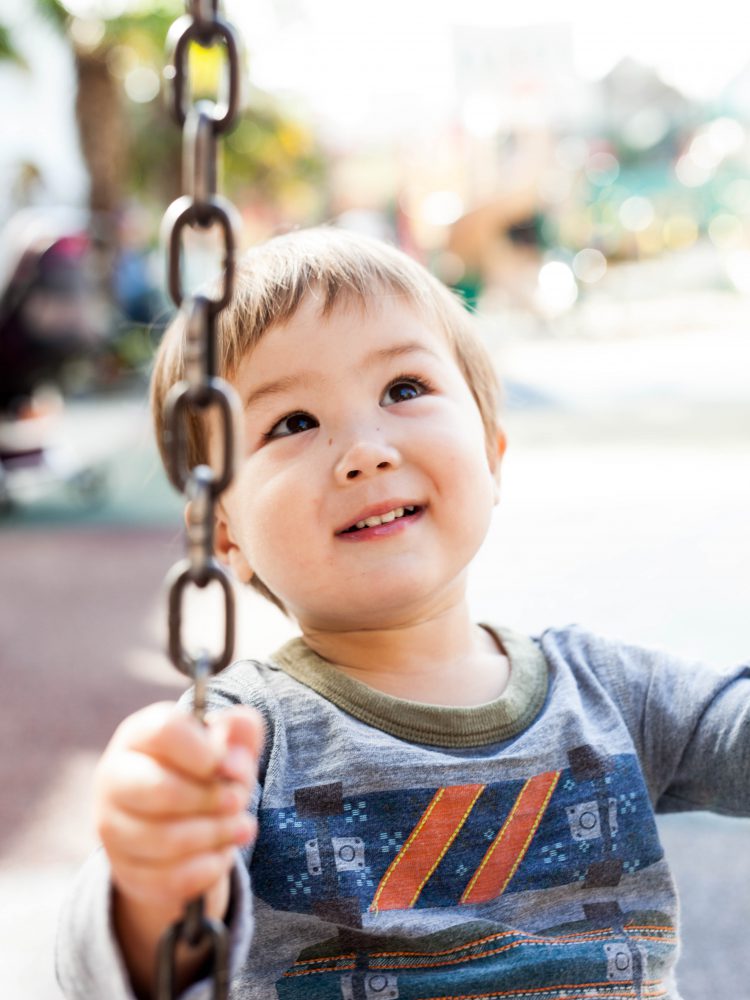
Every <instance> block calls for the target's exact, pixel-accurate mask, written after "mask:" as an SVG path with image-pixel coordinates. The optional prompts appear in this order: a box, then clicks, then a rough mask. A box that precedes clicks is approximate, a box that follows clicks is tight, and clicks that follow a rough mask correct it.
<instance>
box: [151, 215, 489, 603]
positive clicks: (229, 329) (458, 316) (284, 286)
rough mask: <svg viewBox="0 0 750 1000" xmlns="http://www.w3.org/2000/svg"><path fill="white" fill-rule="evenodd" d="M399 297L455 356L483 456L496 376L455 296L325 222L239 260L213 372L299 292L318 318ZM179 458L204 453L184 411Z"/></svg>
mask: <svg viewBox="0 0 750 1000" xmlns="http://www.w3.org/2000/svg"><path fill="white" fill-rule="evenodd" d="M384 292H385V293H391V294H395V295H398V296H401V297H402V298H403V299H404V301H405V302H407V303H409V304H410V305H412V306H413V307H414V308H415V309H416V310H417V311H418V312H419V313H420V314H422V315H424V316H427V317H429V318H430V319H431V320H433V321H435V322H436V323H437V325H438V326H439V327H440V328H441V329H442V330H443V332H444V334H445V336H446V338H447V340H448V343H449V344H450V346H451V348H452V350H453V352H454V354H455V357H456V363H457V364H458V367H459V369H460V371H461V373H462V374H463V376H464V379H465V380H466V383H467V385H468V386H469V389H470V390H471V393H472V395H473V396H474V399H475V401H476V404H477V407H478V408H479V413H480V415H481V418H482V424H483V426H484V432H485V439H486V444H487V454H488V456H490V458H491V460H493V461H494V457H495V455H496V449H497V428H498V408H499V396H500V390H499V383H498V379H497V376H496V374H495V370H494V368H493V365H492V362H491V360H490V357H489V355H488V353H487V351H486V349H485V347H484V345H483V344H482V342H481V340H480V339H479V336H478V334H477V331H476V329H475V328H474V323H473V320H472V318H471V316H470V315H469V313H468V312H467V310H466V308H465V307H464V305H463V304H462V303H461V301H460V299H459V298H458V296H456V295H455V294H454V293H452V292H451V291H449V290H448V289H447V288H446V287H445V285H443V284H441V282H440V281H438V280H437V279H436V278H434V277H433V276H432V275H431V274H430V273H429V271H427V270H426V269H425V268H424V267H422V266H421V265H420V264H418V263H417V262H416V261H414V260H413V259H412V258H411V257H409V256H407V254H405V253H403V252H402V251H400V250H397V249H396V248H395V247H392V246H389V245H388V244H387V243H383V242H382V241H379V240H375V239H372V238H370V237H365V236H361V235H359V234H355V233H351V232H347V231H345V230H340V229H334V228H332V227H319V228H315V229H303V230H297V231H294V232H291V233H288V234H286V235H284V236H278V237H275V238H274V239H272V240H269V241H268V242H267V243H264V244H262V245H261V246H258V247H256V248H254V249H252V250H250V251H249V252H248V253H246V254H245V255H244V256H243V257H242V259H241V261H239V262H238V265H237V272H236V280H235V285H234V293H233V296H232V299H231V301H230V303H229V305H228V307H227V308H226V309H224V310H223V311H222V312H220V313H219V315H218V317H217V322H216V348H215V358H216V370H217V373H218V374H219V375H221V376H222V377H224V378H227V379H231V378H232V376H233V374H234V373H235V371H236V370H237V367H238V365H239V364H240V362H241V360H242V358H243V357H245V355H246V354H247V353H248V352H249V351H252V349H253V348H254V347H255V346H256V345H257V344H258V343H259V341H260V340H261V338H262V337H263V335H264V334H265V333H266V332H267V331H268V330H269V329H271V327H273V326H277V325H281V324H284V323H286V322H287V321H288V320H290V319H291V318H292V317H293V316H294V314H295V313H296V311H297V309H298V308H299V306H300V304H301V303H302V301H303V299H304V298H305V297H306V296H307V295H308V294H311V293H314V294H315V295H316V297H317V298H319V299H320V312H321V316H323V317H325V316H327V315H330V313H331V312H332V311H333V309H334V308H335V307H336V305H340V304H342V303H343V304H347V305H348V304H351V303H354V304H358V305H360V306H362V307H363V308H366V307H367V306H368V304H371V303H373V302H375V301H376V299H377V296H378V294H379V293H381V294H382V293H384ZM185 327H186V323H185V317H184V314H183V313H179V314H178V315H177V316H176V318H175V319H174V320H173V321H172V323H171V324H170V326H169V327H168V328H167V330H166V332H165V334H164V337H163V338H162V341H161V344H160V346H159V350H158V351H157V354H156V358H155V361H154V369H153V375H152V379H151V410H152V415H153V419H154V425H155V429H156V439H157V442H158V444H159V450H160V453H161V457H162V461H163V462H164V464H165V467H167V468H168V466H167V463H166V461H165V450H164V441H163V435H162V427H163V420H164V404H165V400H166V397H167V394H168V392H169V390H170V389H171V388H172V386H173V385H175V383H177V382H180V381H181V380H182V379H184V378H185V332H186V329H185ZM186 417H187V427H186V459H187V465H188V467H189V468H192V467H194V466H195V465H197V464H199V463H201V462H207V461H208V457H207V456H208V440H207V432H206V424H205V421H203V420H201V419H200V417H199V416H198V415H196V414H195V412H194V410H192V409H188V410H187V412H186ZM252 583H253V586H254V587H255V588H256V589H257V590H259V591H260V592H261V593H262V594H263V595H264V596H265V597H267V598H269V599H270V600H271V601H273V602H274V603H275V604H276V605H277V606H278V607H281V608H282V610H284V609H283V606H282V604H281V602H280V601H279V600H278V598H276V597H275V595H274V594H272V593H271V592H270V591H269V590H268V588H267V587H266V586H265V585H264V584H263V583H262V582H261V581H260V580H258V579H257V578H256V577H254V578H253V581H252Z"/></svg>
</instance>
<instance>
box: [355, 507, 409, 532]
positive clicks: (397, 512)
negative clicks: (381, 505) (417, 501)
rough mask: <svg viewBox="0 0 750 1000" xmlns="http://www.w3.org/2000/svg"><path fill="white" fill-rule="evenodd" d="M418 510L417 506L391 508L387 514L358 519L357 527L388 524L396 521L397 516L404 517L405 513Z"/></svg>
mask: <svg viewBox="0 0 750 1000" xmlns="http://www.w3.org/2000/svg"><path fill="white" fill-rule="evenodd" d="M415 510H416V508H415V507H394V508H393V510H389V511H388V513H387V514H380V515H379V516H378V515H375V517H366V518H365V519H364V521H357V523H356V524H355V526H354V527H355V528H374V527H375V526H376V525H378V524H388V522H389V521H395V520H396V518H397V517H403V516H404V514H413V513H414V511H415Z"/></svg>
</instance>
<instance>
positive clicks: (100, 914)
mask: <svg viewBox="0 0 750 1000" xmlns="http://www.w3.org/2000/svg"><path fill="white" fill-rule="evenodd" d="M229 914H230V921H229V925H228V928H227V930H228V933H229V956H230V957H229V966H230V976H232V977H234V976H235V975H236V974H237V973H238V971H239V970H240V968H241V967H242V965H243V964H244V962H245V958H246V956H247V953H248V950H249V948H250V941H251V937H252V902H251V893H250V879H249V877H248V873H247V867H246V865H245V863H244V861H243V860H242V858H241V857H240V855H239V852H238V854H237V859H236V861H235V864H234V868H233V870H232V877H231V896H230V906H229ZM55 965H56V971H57V980H58V983H59V984H60V988H61V990H62V992H63V996H64V997H65V998H66V1000H91V998H92V997H107V998H108V1000H135V993H134V992H133V989H132V986H131V984H130V978H129V976H128V972H127V968H126V967H125V963H124V961H123V958H122V954H121V952H120V948H119V945H118V942H117V937H116V935H115V931H114V923H113V912H112V880H111V878H110V870H109V862H108V860H107V855H106V854H105V852H104V850H103V849H101V848H100V849H99V850H98V851H96V853H95V854H93V855H92V856H91V858H89V860H88V861H87V862H86V864H85V865H84V866H83V867H82V869H81V871H80V872H79V874H78V877H77V879H76V881H75V883H74V884H73V886H72V889H71V891H70V893H69V894H68V896H67V898H66V900H65V902H64V904H63V908H62V910H61V912H60V921H59V926H58V934H57V947H56V956H55ZM212 996H213V989H212V984H211V983H210V982H209V980H204V981H201V982H198V983H195V984H193V985H192V986H191V987H190V988H189V989H188V990H186V991H185V992H184V993H183V994H182V997H183V1000H209V998H210V997H212Z"/></svg>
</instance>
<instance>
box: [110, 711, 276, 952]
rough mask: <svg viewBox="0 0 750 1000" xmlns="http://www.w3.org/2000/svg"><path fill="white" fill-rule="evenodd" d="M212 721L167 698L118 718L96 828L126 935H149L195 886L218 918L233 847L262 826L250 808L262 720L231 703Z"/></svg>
mask: <svg viewBox="0 0 750 1000" xmlns="http://www.w3.org/2000/svg"><path fill="white" fill-rule="evenodd" d="M207 723H208V724H207V726H205V727H204V726H201V725H200V724H199V723H198V722H197V721H196V720H195V719H194V718H193V717H192V716H190V715H188V714H187V713H185V712H184V711H181V710H179V709H177V708H176V707H175V706H174V705H171V704H166V703H165V704H157V705H151V706H150V707H149V708H146V709H143V710H142V711H140V712H136V713H135V714H134V715H131V716H129V717H128V718H127V719H126V720H125V721H124V722H123V723H122V724H121V725H120V727H119V728H118V730H117V732H116V733H115V735H114V736H113V737H112V740H111V742H110V744H109V746H108V747H107V749H106V751H105V753H104V755H103V757H102V759H101V761H100V763H99V767H98V769H97V775H96V785H95V805H96V823H97V829H98V833H99V836H100V838H101V841H102V843H103V845H104V848H105V850H106V852H107V854H108V856H109V861H110V866H111V870H112V879H113V883H114V886H115V889H116V891H117V895H119V897H121V898H120V899H118V900H117V905H116V909H115V916H116V920H117V923H118V925H119V931H120V935H121V936H125V937H131V936H134V937H135V938H136V939H141V943H143V944H145V939H151V938H152V937H155V936H157V935H158V934H159V933H161V931H162V930H163V929H164V927H166V925H167V924H168V923H170V922H171V921H173V920H175V919H177V918H178V917H179V916H180V915H181V914H182V911H183V908H184V904H185V903H186V902H187V901H189V900H190V899H192V898H194V897H195V896H197V895H203V894H205V895H206V910H207V913H208V915H210V916H215V917H219V918H221V917H222V916H223V915H224V911H225V909H226V905H227V901H228V897H229V871H230V869H231V867H232V863H233V858H234V852H235V848H237V847H238V846H240V845H242V844H246V843H247V842H248V841H250V840H251V839H252V838H253V837H254V836H255V833H256V822H255V820H254V819H253V818H252V817H251V816H250V815H249V814H248V813H247V812H246V808H247V804H248V800H249V798H250V795H251V793H252V791H253V788H254V786H255V781H256V776H257V761H258V756H259V753H260V749H261V746H262V742H263V723H262V720H261V718H260V716H259V715H258V713H257V712H255V711H254V710H253V709H250V708H244V707H232V708H229V709H226V710H223V711H220V712H216V713H213V714H211V715H209V716H208V718H207ZM146 924H148V925H149V926H148V927H147V926H145V925H146ZM144 938H145V939H144ZM149 943H151V942H150V940H149ZM127 950H129V949H127V948H126V951H127Z"/></svg>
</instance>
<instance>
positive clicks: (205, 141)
mask: <svg viewBox="0 0 750 1000" xmlns="http://www.w3.org/2000/svg"><path fill="white" fill-rule="evenodd" d="M185 6H186V11H187V13H186V14H185V15H184V16H182V17H180V18H178V19H177V20H176V21H175V22H174V24H173V25H172V27H171V28H170V31H169V36H168V38H167V49H168V64H167V67H166V69H165V73H164V75H165V78H166V79H168V80H170V81H171V83H172V94H171V98H172V99H171V105H172V113H173V115H174V117H175V119H176V120H177V123H178V124H179V125H180V126H181V127H182V130H183V153H182V159H183V188H184V191H185V194H184V195H183V196H182V197H181V198H178V199H177V200H176V201H174V202H173V203H172V204H171V205H170V206H169V208H168V209H167V211H166V213H165V215H164V220H163V224H162V235H163V240H164V243H165V245H166V248H167V275H168V285H169V292H170V294H171V296H172V299H173V300H174V303H175V305H176V306H177V307H178V308H181V309H182V312H183V320H184V323H185V378H184V379H183V381H181V382H178V383H177V384H176V385H174V386H173V387H172V389H171V390H170V392H169V394H168V396H167V399H166V403H165V412H164V428H163V434H164V445H165V449H164V450H165V454H166V456H167V471H168V472H169V476H170V478H171V480H172V482H173V483H174V484H175V485H176V486H177V488H178V489H180V490H181V491H182V492H183V493H184V494H185V497H186V499H187V500H188V501H189V516H188V524H187V558H186V559H183V560H182V561H180V562H179V563H177V565H176V566H174V567H173V568H172V571H171V572H170V575H169V577H168V578H167V583H168V590H169V656H170V659H171V660H172V663H173V664H174V665H175V666H176V667H177V669H178V670H181V671H182V672H183V673H184V674H187V675H188V676H189V677H190V678H192V680H193V683H194V692H195V693H194V700H193V712H194V715H195V716H196V718H198V719H199V721H201V722H203V721H204V715H205V708H206V685H207V682H208V679H209V677H210V676H211V675H212V674H214V673H216V672H217V671H219V670H221V669H222V668H223V667H225V666H226V665H227V664H228V663H229V662H230V660H231V658H232V647H233V642H234V618H235V615H234V595H233V592H232V587H231V584H230V582H229V579H228V577H227V575H226V573H225V572H224V569H223V568H222V567H221V566H220V564H219V563H218V562H217V561H216V559H215V558H214V555H213V526H214V503H215V501H216V498H217V497H218V496H219V494H220V493H222V492H223V490H225V489H226V488H227V486H228V485H229V483H230V481H231V479H232V476H233V466H234V454H235V433H234V427H235V420H236V413H237V411H238V403H237V397H236V394H235V392H234V390H233V389H232V387H231V386H230V385H228V383H226V382H225V381H224V380H223V379H221V378H217V377H216V374H215V354H216V352H215V345H214V330H215V325H216V317H217V316H218V314H219V313H220V312H221V311H222V309H225V308H226V306H227V305H228V303H229V301H230V299H231V297H232V292H233V287H234V272H235V245H236V235H235V234H236V232H237V231H238V229H239V220H238V215H237V212H236V211H235V209H234V207H233V206H232V204H231V203H230V202H229V201H227V200H226V199H225V198H222V197H221V196H220V195H219V194H217V192H216V178H217V173H218V171H217V166H216V159H217V152H218V151H217V142H216V136H217V135H221V134H223V133H225V132H227V131H229V129H231V128H232V126H233V124H234V120H235V118H236V115H237V109H238V106H239V80H240V61H239V46H238V44H237V37H236V34H235V31H234V28H233V27H232V26H231V25H230V24H228V23H227V22H226V21H224V20H223V19H222V18H221V17H220V16H219V14H218V0H186V4H185ZM191 44H198V45H200V46H202V47H203V48H212V47H213V46H214V45H221V46H222V47H223V49H224V52H225V56H226V64H225V68H226V73H225V77H226V81H227V85H226V91H227V93H226V97H225V99H224V100H223V101H222V102H221V103H220V102H219V100H218V99H217V100H216V101H214V100H199V101H195V102H193V103H189V100H188V98H189V97H191V95H190V91H191V86H190V79H189V72H188V54H189V50H190V46H191ZM212 226H218V227H219V230H220V232H221V236H222V240H223V249H224V279H223V283H222V286H221V288H220V289H219V291H218V293H217V296H216V297H214V298H210V297H208V296H206V295H201V294H188V293H186V292H185V291H184V289H183V285H182V236H183V230H184V229H185V228H186V227H188V228H190V229H196V228H198V229H208V228H210V227H212ZM209 408H213V409H214V410H215V411H216V413H217V415H218V422H217V424H216V426H217V427H218V431H217V434H216V437H217V438H218V440H219V441H220V444H221V448H220V451H221V460H220V464H219V470H218V471H215V470H214V469H212V468H211V467H210V466H208V465H197V466H195V467H193V468H190V467H189V463H188V454H187V452H188V449H187V440H188V433H187V426H188V420H189V419H190V417H191V415H192V416H196V417H198V418H199V419H205V417H206V412H207V410H208V409H209ZM211 582H215V583H218V584H219V587H220V589H221V593H222V596H223V601H224V634H223V637H222V645H221V648H220V651H219V652H218V653H216V654H214V655H213V656H211V655H209V653H208V652H207V651H205V650H202V651H201V652H199V653H198V654H197V655H193V654H191V653H190V652H188V650H187V649H186V648H185V646H184V643H183V637H182V623H183V611H182V608H183V598H184V594H185V591H186V590H187V589H188V588H189V587H191V586H195V587H199V588H203V587H206V586H207V585H208V584H209V583H211ZM180 942H184V943H185V944H187V945H188V946H189V947H191V948H194V949H197V948H201V949H205V950H206V951H207V954H208V958H207V964H209V965H210V969H211V972H210V976H211V980H212V984H213V994H212V1000H226V998H227V997H228V995H229V971H228V960H229V954H228V951H229V945H228V933H227V928H226V927H225V926H224V924H223V923H222V922H221V921H216V920H211V919H209V918H208V917H207V916H206V914H205V910H204V900H203V898H202V897H201V898H199V899H196V900H193V901H192V902H191V903H189V904H188V906H187V907H186V909H185V914H184V916H183V918H182V920H180V921H178V922H177V923H175V924H174V925H173V926H172V927H170V928H169V929H168V930H167V932H166V933H165V934H164V936H163V937H162V939H161V942H160V943H159V953H158V958H157V970H156V1000H174V998H175V997H176V988H177V987H176V982H175V966H176V962H175V954H176V950H177V948H178V946H179V944H180Z"/></svg>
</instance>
